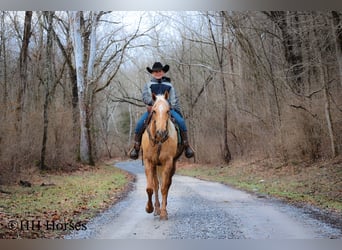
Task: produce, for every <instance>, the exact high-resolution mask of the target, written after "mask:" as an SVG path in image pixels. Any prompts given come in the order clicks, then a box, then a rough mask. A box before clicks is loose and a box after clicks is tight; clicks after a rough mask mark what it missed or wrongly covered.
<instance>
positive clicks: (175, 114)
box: [135, 109, 187, 134]
mask: <svg viewBox="0 0 342 250" xmlns="http://www.w3.org/2000/svg"><path fill="white" fill-rule="evenodd" d="M170 113H171V116H172V117H173V118H174V119H175V120H176V123H177V124H178V126H179V128H180V130H182V131H184V132H186V131H187V128H186V124H185V121H184V119H183V117H182V116H181V115H180V114H179V113H178V112H177V111H176V110H174V109H171V110H170ZM148 114H149V113H148V112H145V113H144V114H142V116H141V117H140V119H139V121H138V122H137V125H136V126H135V133H136V134H140V133H142V132H143V128H144V123H145V120H146V119H147V118H148Z"/></svg>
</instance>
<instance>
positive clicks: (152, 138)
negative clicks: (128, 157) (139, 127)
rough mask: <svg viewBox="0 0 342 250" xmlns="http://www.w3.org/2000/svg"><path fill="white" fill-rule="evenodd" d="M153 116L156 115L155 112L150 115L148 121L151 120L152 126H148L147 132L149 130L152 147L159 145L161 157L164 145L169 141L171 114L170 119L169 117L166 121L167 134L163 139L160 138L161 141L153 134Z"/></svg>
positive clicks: (164, 134)
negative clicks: (151, 127)
mask: <svg viewBox="0 0 342 250" xmlns="http://www.w3.org/2000/svg"><path fill="white" fill-rule="evenodd" d="M153 115H154V112H151V113H150V115H149V118H148V119H149V123H150V124H149V125H148V126H147V129H146V130H147V134H148V138H149V140H150V141H151V142H152V146H153V147H154V146H155V145H158V151H157V154H158V157H159V155H160V151H161V147H162V144H163V143H164V142H166V141H167V139H169V120H170V114H169V117H168V119H167V121H166V131H165V133H163V136H162V137H161V138H159V139H157V138H156V135H154V136H153V135H152V132H151V130H150V126H151V124H152V122H153V120H152V117H153Z"/></svg>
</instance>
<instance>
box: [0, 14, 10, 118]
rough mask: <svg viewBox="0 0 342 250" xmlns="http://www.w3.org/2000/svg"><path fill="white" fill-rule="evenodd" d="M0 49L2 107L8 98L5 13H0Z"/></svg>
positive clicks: (5, 111) (4, 110)
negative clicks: (0, 57)
mask: <svg viewBox="0 0 342 250" xmlns="http://www.w3.org/2000/svg"><path fill="white" fill-rule="evenodd" d="M0 30H1V33H0V40H1V48H0V56H2V65H1V68H2V70H3V75H2V83H3V95H2V103H3V107H6V106H7V98H8V86H7V47H6V40H7V39H6V37H7V36H6V35H5V32H6V30H5V12H4V11H2V12H1V28H0ZM6 113H7V109H3V114H2V115H3V117H6Z"/></svg>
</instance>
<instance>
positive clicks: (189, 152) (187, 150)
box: [171, 110, 195, 158]
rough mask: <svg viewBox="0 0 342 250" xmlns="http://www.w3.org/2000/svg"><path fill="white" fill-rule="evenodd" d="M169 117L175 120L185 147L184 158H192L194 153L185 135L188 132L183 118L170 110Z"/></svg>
mask: <svg viewBox="0 0 342 250" xmlns="http://www.w3.org/2000/svg"><path fill="white" fill-rule="evenodd" d="M171 116H172V117H173V118H175V120H176V122H177V124H178V126H179V128H180V131H181V137H182V140H183V144H184V147H185V156H186V157H187V158H191V157H193V156H194V154H195V153H194V151H193V150H192V148H191V147H190V145H189V140H188V133H187V131H188V130H187V127H186V124H185V121H184V119H183V117H182V116H181V115H180V114H179V113H178V112H177V111H175V110H171Z"/></svg>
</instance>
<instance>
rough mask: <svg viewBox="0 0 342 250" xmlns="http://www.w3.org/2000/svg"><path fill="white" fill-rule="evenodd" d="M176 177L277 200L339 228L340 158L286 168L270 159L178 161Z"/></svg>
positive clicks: (341, 210) (341, 204)
mask: <svg viewBox="0 0 342 250" xmlns="http://www.w3.org/2000/svg"><path fill="white" fill-rule="evenodd" d="M177 174H180V175H188V176H193V177H196V178H199V179H203V180H210V181H216V182H220V183H223V184H226V185H230V186H233V187H236V188H239V189H242V190H245V191H248V192H253V193H256V194H257V195H259V196H269V197H274V198H278V199H281V200H283V201H286V202H287V203H292V204H294V205H296V206H300V207H303V208H304V209H305V210H306V211H307V212H308V213H310V214H312V215H314V216H315V217H318V218H320V219H322V220H324V221H326V222H329V223H330V224H334V225H337V226H339V227H341V225H342V219H341V218H342V157H340V158H336V159H334V160H326V161H319V162H315V163H308V162H292V163H291V164H287V165H284V164H282V163H279V162H278V161H276V160H271V159H264V160H257V161H249V162H247V161H233V162H231V164H229V165H225V164H222V165H212V164H210V165H202V164H189V162H179V164H178V165H177Z"/></svg>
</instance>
